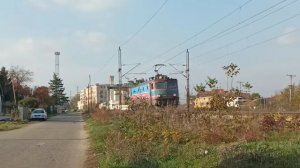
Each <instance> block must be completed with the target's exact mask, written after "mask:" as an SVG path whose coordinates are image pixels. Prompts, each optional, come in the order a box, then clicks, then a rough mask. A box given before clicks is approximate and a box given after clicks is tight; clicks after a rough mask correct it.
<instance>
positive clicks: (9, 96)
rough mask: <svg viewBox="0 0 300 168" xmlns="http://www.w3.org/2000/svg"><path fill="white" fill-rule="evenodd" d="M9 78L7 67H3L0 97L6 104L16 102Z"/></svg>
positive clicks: (0, 75) (0, 77)
mask: <svg viewBox="0 0 300 168" xmlns="http://www.w3.org/2000/svg"><path fill="white" fill-rule="evenodd" d="M8 78H9V75H8V71H7V70H6V68H5V67H2V68H1V71H0V95H1V96H2V98H3V101H4V102H5V101H13V100H14V96H13V90H12V84H11V81H10V80H9V79H8Z"/></svg>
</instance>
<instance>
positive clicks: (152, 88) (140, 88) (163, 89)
mask: <svg viewBox="0 0 300 168" xmlns="http://www.w3.org/2000/svg"><path fill="white" fill-rule="evenodd" d="M129 97H130V99H131V103H132V104H133V105H137V104H140V103H145V102H146V103H147V104H149V105H153V106H177V105H178V104H179V94H178V82H177V79H173V78H169V77H168V76H166V75H162V74H156V75H155V76H154V77H151V78H149V80H147V81H145V82H143V83H140V84H138V85H137V86H134V87H131V88H130V89H129Z"/></svg>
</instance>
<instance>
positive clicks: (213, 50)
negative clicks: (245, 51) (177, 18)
mask: <svg viewBox="0 0 300 168" xmlns="http://www.w3.org/2000/svg"><path fill="white" fill-rule="evenodd" d="M298 16H300V12H299V13H297V14H295V15H293V16H291V17H288V18H286V19H283V20H281V21H279V22H277V23H275V24H272V25H270V26H267V27H264V28H263V29H261V30H259V31H257V32H255V33H252V34H250V35H248V36H245V37H243V38H240V39H239V40H236V41H234V42H231V43H228V44H225V45H223V46H221V47H218V48H215V49H212V50H209V51H207V52H205V53H203V54H201V55H198V56H197V57H198V58H199V57H201V56H204V55H208V54H211V53H214V52H216V51H219V50H221V49H224V48H226V47H229V46H231V45H234V44H236V43H238V42H241V41H243V40H246V39H249V38H250V37H253V36H255V35H257V34H260V33H262V32H264V31H266V30H269V29H272V28H274V27H276V26H278V25H280V24H282V23H285V22H287V21H290V20H292V19H294V18H296V17H298ZM193 58H196V57H195V56H194V57H193Z"/></svg>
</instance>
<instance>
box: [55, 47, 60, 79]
mask: <svg viewBox="0 0 300 168" xmlns="http://www.w3.org/2000/svg"><path fill="white" fill-rule="evenodd" d="M54 55H55V74H56V75H57V76H59V55H60V52H58V51H56V52H54Z"/></svg>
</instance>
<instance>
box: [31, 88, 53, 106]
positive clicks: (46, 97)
mask: <svg viewBox="0 0 300 168" xmlns="http://www.w3.org/2000/svg"><path fill="white" fill-rule="evenodd" d="M33 96H34V97H35V98H37V100H38V102H39V104H40V105H41V106H44V107H46V106H48V105H52V104H53V103H54V102H53V101H52V98H51V97H50V94H49V88H48V87H46V86H40V87H37V88H35V89H34V90H33Z"/></svg>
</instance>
